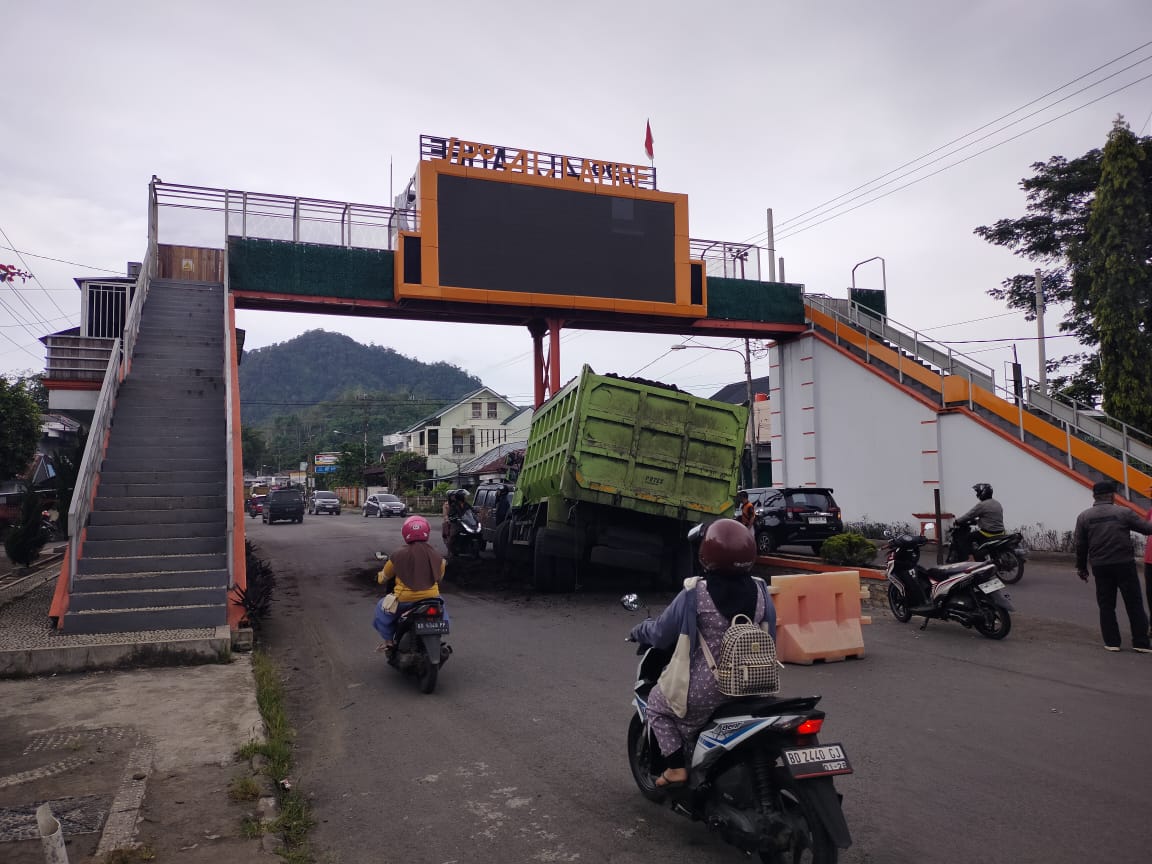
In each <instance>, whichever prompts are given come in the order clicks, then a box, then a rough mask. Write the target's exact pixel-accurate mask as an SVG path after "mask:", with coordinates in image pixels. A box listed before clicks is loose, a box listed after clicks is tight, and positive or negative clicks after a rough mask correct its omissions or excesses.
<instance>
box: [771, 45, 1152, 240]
mask: <svg viewBox="0 0 1152 864" xmlns="http://www.w3.org/2000/svg"><path fill="white" fill-rule="evenodd" d="M1149 45H1152V41H1150V42H1145V43H1144V44H1143V45H1141V46H1139V47H1137V48H1133V49H1132V50H1131V51H1129V52H1128V53H1126V54H1121V55H1120V56H1119V57H1115V58H1113V59H1112V60H1109V61H1108V62H1107V63H1104V64H1101V65H1100V66H1097V67H1096V68H1095V69H1092V70H1091V71H1089V72H1085V73H1084V74H1083V75H1080V76H1079V77H1077V78H1073V79H1072V80H1071V81H1068V82H1067V83H1065V84H1061V85H1060V86H1059V87H1057V88H1055V89H1054V90H1049V91H1048V92H1047V93H1045V94H1044V95H1043V96H1038V97H1036V98H1035V99H1033V100H1032V101H1031V102H1027V103H1025V104H1024V105H1021V106H1020V107H1019V108H1016V109H1014V110H1012V111H1009V112H1008V113H1007V114H1001V115H1000V116H999V117H997V118H996V119H995V120H990V121H988V122H987V123H985V124H984V125H983V126H979V127H977V128H976V129H973V130H972V131H970V132H968V133H966V134H964V135H961V136H960V137H959V138H953V139H952V140H951V141H949V142H948V143H946V144H941V145H940V146H939V147H937V148H935V149H934V150H929V151H928V152H927V153H925V154H923V155H921V156H917V157H916V158H915V159H912V160H910V161H908V162H905V163H904V164H903V165H900V166H898V167H896V168H893V169H892V170H891V171H887V172H885V173H884V174H881V175H880V176H879V177H876V178H874V179H872V180H869V181H868V182H867V183H864V184H862V185H860V186H857V187H856V188H855V189H850V190H848V191H847V192H845V193H843V194H841V195H837V196H836V197H835V198H831V199H829V200H828V201H825V202H824V203H823V204H819V205H817V206H816V207H813V208H811V209H809V210H805V211H804V212H803V213H800V214H798V215H796V216H793V217H792V218H790V219H785V220H784V221H783V222H781V223H780V226H778V227H781V228H785V227H787V226H788V225H789V224H791V223H794V222H796V221H798V220H802V219H803V217H804V216H807V215H808V214H809V213H811V212H813V211H814V210H819V209H821V208H823V207H825V206H826V205H828V204H831V203H833V202H835V201H838V200H840V199H841V198H844V197H845V196H847V195H851V194H852V193H853V192H858V191H859V190H861V189H864V188H865V187H867V186H871V185H872V184H873V183H876V182H877V181H879V180H883V179H884V178H885V177H888V176H889V175H891V174H895V173H896V172H897V171H902V170H903V169H905V168H907V167H909V166H910V165H915V164H916V163H917V162H920V161H922V160H924V159H927V158H928V157H929V156H934V155H935V154H937V153H939V152H940V151H941V150H944V149H947V148H948V147H951V146H952V145H953V144H958V143H960V142H961V141H963V140H965V139H966V138H971V137H972V136H973V135H975V134H976V133H977V132H982V131H984V130H985V129H987V128H988V127H989V126H993V125H995V124H997V123H999V122H1000V121H1002V120H1007V119H1008V118H1009V117H1011V116H1012V115H1014V114H1018V113H1020V112H1021V111H1023V110H1024V109H1025V108H1030V107H1031V106H1033V105H1035V104H1036V103H1037V102H1042V101H1043V100H1045V99H1047V98H1048V97H1049V96H1054V95H1055V94H1057V93H1059V92H1060V91H1061V90H1064V89H1065V88H1067V87H1071V86H1072V85H1073V84H1075V83H1077V82H1078V81H1083V80H1084V79H1085V78H1087V77H1088V76H1089V75H1094V74H1096V73H1097V72H1099V71H1100V70H1101V69H1104V68H1106V67H1108V66H1111V65H1112V64H1113V63H1118V62H1119V61H1121V60H1123V59H1124V58H1125V57H1130V56H1131V55H1133V54H1135V53H1136V52H1137V51H1141V50H1143V49H1144V48H1147V47H1148V46H1149ZM1149 60H1152V57H1145V58H1144V59H1143V60H1138V61H1137V62H1136V63H1133V64H1131V65H1130V66H1126V67H1124V68H1123V69H1121V70H1119V71H1117V72H1113V73H1112V74H1111V75H1108V76H1106V77H1104V78H1101V79H1100V80H1098V81H1094V82H1093V83H1091V84H1089V85H1087V86H1086V87H1083V88H1081V89H1080V90H1077V91H1075V92H1074V93H1069V94H1068V95H1066V96H1062V97H1061V98H1060V99H1057V100H1056V101H1055V102H1053V103H1051V104H1050V105H1046V106H1045V107H1043V108H1041V109H1039V110H1038V111H1035V112H1033V113H1032V114H1029V115H1027V116H1025V117H1022V118H1018V119H1017V120H1014V121H1012V123H1009V124H1008V125H1007V126H1004V127H1002V128H1003V129H1007V128H1009V127H1011V126H1013V125H1015V124H1017V123H1020V122H1021V121H1023V120H1027V119H1028V117H1033V116H1035V115H1036V114H1038V113H1040V112H1042V111H1047V110H1048V109H1049V108H1051V107H1053V106H1055V105H1059V104H1060V103H1061V102H1063V101H1064V100H1066V99H1070V98H1071V97H1073V96H1076V95H1077V94H1079V93H1083V92H1084V91H1085V90H1088V89H1091V88H1092V87H1095V86H1097V85H1098V84H1102V83H1103V82H1105V81H1107V80H1109V79H1110V78H1115V77H1116V76H1117V75H1120V74H1122V73H1123V72H1126V71H1128V70H1129V69H1132V68H1133V67H1135V66H1139V65H1140V64H1141V63H1147V62H1148V61H1149ZM992 134H995V133H992ZM985 137H988V136H985ZM976 140H977V141H981V140H984V139H983V138H978V139H976ZM974 143H976V141H971V142H969V143H968V144H965V145H964V146H965V147H968V146H971V145H972V144H974ZM960 149H963V148H960ZM929 164H932V163H929ZM921 167H923V166H921ZM917 170H919V169H917ZM765 233H767V232H765Z"/></svg>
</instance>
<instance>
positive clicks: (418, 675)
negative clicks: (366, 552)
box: [376, 552, 452, 693]
mask: <svg viewBox="0 0 1152 864" xmlns="http://www.w3.org/2000/svg"><path fill="white" fill-rule="evenodd" d="M376 558H377V560H379V561H387V560H388V556H387V555H385V554H384V553H382V552H377V553H376ZM448 633H449V628H448V621H447V616H446V614H445V612H444V600H443V599H442V598H440V597H431V598H429V599H427V600H419V601H417V602H416V603H413V604H412V605H411V606H410V607H408V608H407V609H405V610H404V611H402V612H401V613H400V614H399V616H398V617H397V619H396V636H395V641H396V645H395V646H394V647H393V648H392V649H391V650H389V651H387V652H386V656H387V658H388V665H389V666H391V667H392V668H393V669H397V670H399V671H400V672H403V673H404V674H406V675H411V676H412V677H414V678H415V679H416V682H417V684H418V685H419V687H420V692H421V693H431V692H432V691H433V690H435V689H436V681H437V679H438V678H439V677H440V668H441V667H442V666H443V665H444V664H445V663H447V662H448V658H449V657H451V656H452V646H451V645H449V644H447V643H446V642H444V641H443V638H444V637H445V636H447V635H448Z"/></svg>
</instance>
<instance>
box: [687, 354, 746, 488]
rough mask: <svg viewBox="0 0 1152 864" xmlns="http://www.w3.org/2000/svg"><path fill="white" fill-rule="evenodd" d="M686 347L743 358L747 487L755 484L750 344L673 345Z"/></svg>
mask: <svg viewBox="0 0 1152 864" xmlns="http://www.w3.org/2000/svg"><path fill="white" fill-rule="evenodd" d="M688 348H703V349H704V350H705V351H730V352H731V353H733V354H739V355H740V356H741V357H742V358H744V387H745V391H746V393H747V398H748V440H749V442H750V443H751V445H752V452H751V458H749V460H748V473H747V475H746V476H747V479H748V484H747V485H748V487H751V486H755V485H756V469H757V468H758V467H759V466H758V462H759V452H758V448H757V442H756V403H755V402H753V401H752V346H751V344H750V341H749V340H748V339H745V340H744V350H743V351H741V350H740V349H739V348H722V347H720V346H719V345H684V344H681V345H673V346H672V349H671V350H673V351H684V350H685V349H688Z"/></svg>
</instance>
